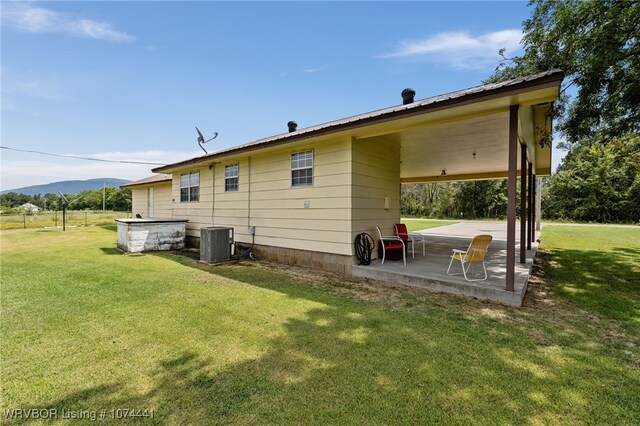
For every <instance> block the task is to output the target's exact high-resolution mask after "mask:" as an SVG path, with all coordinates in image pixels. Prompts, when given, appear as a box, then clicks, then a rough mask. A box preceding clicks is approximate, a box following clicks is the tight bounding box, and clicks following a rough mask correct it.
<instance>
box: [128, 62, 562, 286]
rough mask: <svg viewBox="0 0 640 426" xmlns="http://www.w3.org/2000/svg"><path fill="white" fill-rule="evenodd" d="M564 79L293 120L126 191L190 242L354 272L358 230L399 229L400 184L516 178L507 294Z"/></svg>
mask: <svg viewBox="0 0 640 426" xmlns="http://www.w3.org/2000/svg"><path fill="white" fill-rule="evenodd" d="M562 79H563V73H562V71H560V70H551V71H547V72H543V73H540V74H536V75H531V76H527V77H522V78H518V79H514V80H510V81H505V82H501V83H493V84H486V85H482V86H477V87H473V88H470V89H465V90H460V91H457V92H452V93H448V94H444V95H440V96H435V97H430V98H426V99H422V100H416V101H414V100H413V94H414V93H415V92H413V91H412V90H405V91H403V98H404V99H403V104H401V105H396V106H393V107H390V108H385V109H381V110H377V111H373V112H369V113H365V114H361V115H357V116H353V117H348V118H344V119H340V120H336V121H332V122H328V123H324V124H320V125H316V126H312V127H306V128H303V129H299V130H298V129H297V128H296V126H295V123H293V122H290V123H289V125H290V126H289V132H286V133H282V134H279V135H276V136H272V137H268V138H264V139H260V140H257V141H254V142H250V143H248V144H245V145H240V146H236V147H233V148H229V149H225V150H221V151H218V152H215V153H211V154H207V155H203V156H200V157H196V158H191V159H188V160H185V161H180V162H176V163H173V164H169V165H166V166H162V167H157V168H155V169H153V171H154V172H155V173H165V174H166V175H163V176H164V177H162V178H160V177H156V178H153V179H151V178H150V179H151V180H146V182H144V181H145V180H143V181H138V182H134V183H131V184H128V186H130V187H131V188H132V190H133V194H134V195H133V198H134V200H133V203H134V213H137V212H138V211H139V212H144V213H145V215H153V214H155V215H159V214H160V209H162V213H161V214H162V215H168V216H169V217H173V218H186V219H189V223H188V225H187V238H188V240H189V241H188V242H190V243H192V244H194V243H196V242H197V240H198V239H199V236H200V228H202V227H207V226H229V227H233V228H234V231H235V239H236V241H237V242H240V243H245V244H255V246H254V247H255V250H256V252H257V253H258V254H259V255H260V256H261V258H268V259H273V260H278V261H282V262H286V263H291V264H301V265H308V266H313V267H319V268H324V269H329V270H334V271H340V272H344V273H349V272H350V270H351V266H352V265H353V264H354V248H353V243H354V238H355V237H356V235H357V234H359V233H361V232H367V233H369V234H370V235H372V236H376V231H375V226H376V225H378V226H380V227H381V228H382V230H383V231H384V232H385V233H386V234H391V233H392V232H393V224H394V223H397V222H399V220H400V186H401V184H403V183H415V182H443V181H458V180H480V179H497V178H508V181H509V185H508V187H509V190H508V194H509V200H508V212H507V213H508V214H507V216H508V229H507V231H508V232H507V234H508V237H507V243H508V248H507V278H506V282H507V284H506V288H507V289H508V288H509V281H510V280H511V281H513V268H514V264H515V258H516V253H515V247H516V243H515V229H516V228H515V222H516V199H517V194H516V180H517V178H518V171H519V172H520V179H522V181H523V185H521V189H522V190H523V191H525V192H523V193H522V194H521V195H524V196H521V198H522V200H526V199H527V198H528V199H529V200H530V202H529V203H528V205H529V206H532V205H534V204H535V203H532V202H531V200H532V198H530V197H533V196H534V195H532V194H534V193H535V191H532V190H531V186H532V185H531V184H532V183H534V182H535V177H536V176H547V175H549V174H550V171H551V141H550V137H551V111H552V106H553V102H554V101H555V100H556V99H557V98H558V95H559V89H560V84H561V82H562ZM283 124H284V123H283ZM283 127H284V126H283ZM169 175H170V176H171V180H170V181H169V178H168V176H169ZM156 179H157V180H156ZM527 188H529V190H528V192H527ZM160 197H164V198H163V200H162V201H160V199H159V198H160ZM149 206H153V207H152V208H151V207H149ZM160 206H162V207H160ZM526 206H527V203H525V208H523V209H521V210H522V211H521V214H522V216H521V221H523V223H524V221H526V220H527V216H528V218H529V220H530V218H531V216H529V212H530V209H527V207H526ZM525 231H526V232H527V236H528V237H529V242H530V240H531V235H530V231H528V230H526V227H524V226H523V227H522V231H521V232H522V233H523V234H521V236H523V237H524V236H525V235H524V232H525ZM522 240H523V241H524V240H525V238H522ZM522 246H524V244H523V245H522ZM522 250H523V249H522V248H521V259H524V257H523V256H524V254H523V252H522ZM374 253H375V252H374ZM521 262H524V260H521ZM509 268H510V269H509ZM511 285H513V283H512V282H511Z"/></svg>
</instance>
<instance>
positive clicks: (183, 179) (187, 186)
mask: <svg viewBox="0 0 640 426" xmlns="http://www.w3.org/2000/svg"><path fill="white" fill-rule="evenodd" d="M199 200H200V172H189V173H183V174H181V175H180V202H181V203H188V202H192V201H199Z"/></svg>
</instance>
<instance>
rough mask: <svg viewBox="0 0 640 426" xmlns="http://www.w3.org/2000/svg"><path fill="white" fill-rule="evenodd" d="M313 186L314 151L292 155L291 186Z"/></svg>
mask: <svg viewBox="0 0 640 426" xmlns="http://www.w3.org/2000/svg"><path fill="white" fill-rule="evenodd" d="M308 185H313V150H311V149H310V150H308V151H303V152H295V153H293V154H291V186H308Z"/></svg>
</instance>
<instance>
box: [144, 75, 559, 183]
mask: <svg viewBox="0 0 640 426" xmlns="http://www.w3.org/2000/svg"><path fill="white" fill-rule="evenodd" d="M563 77H564V73H563V71H562V70H559V69H552V70H549V71H545V72H541V73H538V74H532V75H528V76H524V77H519V78H515V79H513V80H507V81H501V82H498V83H489V84H483V85H479V86H475V87H471V88H468V89H463V90H458V91H455V92H450V93H445V94H443V95H438V96H432V97H430V98H425V99H422V100H417V101H415V102H413V103H410V104H407V105H396V106H392V107H388V108H383V109H379V110H375V111H371V112H367V113H364V114H359V115H354V116H351V117H347V118H342V119H339V120H334V121H329V122H327V123H323V124H318V125H316V126H311V127H305V128H303V129H300V130H297V131H295V132H291V133H281V134H279V135H275V136H270V137H267V138H263V139H258V140H256V141H253V142H249V143H246V144H243V145H237V146H234V147H231V148H227V149H223V150H219V151H216V152H212V153H210V154H206V155H201V156H199V157H194V158H191V159H188V160H184V161H180V162H177V163H173V164H168V165H166V166H160V167H156V168H155V169H152V171H154V172H161V171H167V170H170V169H172V168H174V167H176V166H181V165H188V164H194V163H198V162H200V161H203V160H208V159H214V158H216V157H220V156H223V155H229V154H232V153H235V152H242V151H249V150H254V149H259V148H262V147H263V146H268V145H271V144H276V143H285V142H293V141H295V140H298V139H306V138H309V137H313V136H317V135H320V134H324V133H329V132H337V131H339V130H343V129H346V128H348V127H352V126H360V125H365V124H370V123H371V122H376V121H382V120H385V119H388V118H395V117H404V116H409V115H413V114H417V113H420V112H424V111H428V110H429V109H432V108H436V107H440V106H449V105H451V106H455V104H456V103H460V102H463V101H467V100H470V99H475V98H478V97H485V96H490V95H494V94H500V93H502V92H506V91H510V90H515V89H519V88H528V87H530V86H535V85H538V84H542V83H545V82H547V81H556V80H560V81H561V80H562V78H563Z"/></svg>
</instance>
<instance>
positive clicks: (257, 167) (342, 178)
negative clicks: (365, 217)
mask: <svg viewBox="0 0 640 426" xmlns="http://www.w3.org/2000/svg"><path fill="white" fill-rule="evenodd" d="M310 149H311V150H313V185H311V186H297V187H292V186H291V154H292V153H295V152H301V151H306V150H310ZM230 164H238V190H237V191H225V181H224V167H225V166H226V165H230ZM351 164H352V163H351V139H349V138H344V139H340V140H336V141H331V142H324V143H322V144H318V145H314V144H305V145H302V144H301V145H299V146H297V147H294V148H291V147H289V148H281V149H278V150H272V151H270V152H268V153H264V154H260V153H256V154H253V155H251V156H246V155H245V156H240V157H230V158H229V159H228V160H227V161H221V162H218V163H216V164H215V165H213V166H212V167H211V168H209V167H208V166H200V167H195V168H189V169H184V170H180V171H177V172H175V173H174V174H173V176H174V177H173V198H174V199H176V200H179V195H180V193H179V191H180V189H179V185H180V174H181V173H187V172H191V171H195V170H199V171H200V201H198V202H193V203H180V202H175V201H174V202H173V215H174V217H184V218H188V219H189V223H188V224H187V235H189V236H193V237H198V236H199V235H200V228H201V227H203V226H212V225H215V226H231V227H233V228H234V231H235V238H236V241H238V242H243V243H250V242H251V241H252V236H251V234H249V231H248V226H249V225H251V226H255V229H256V233H255V243H256V244H259V245H268V246H277V247H285V248H292V249H299V250H309V251H319V252H327V253H337V254H343V255H351V254H352V248H351V245H352V241H351V213H350V207H351V201H350V198H351ZM214 171H215V179H214ZM249 173H250V174H249ZM214 182H215V183H214ZM214 186H215V194H213V192H212V188H214ZM249 193H250V197H251V200H249ZM305 202H308V207H307V208H305Z"/></svg>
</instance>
